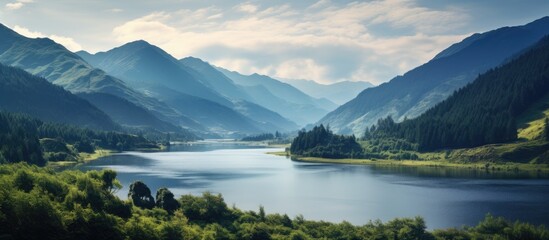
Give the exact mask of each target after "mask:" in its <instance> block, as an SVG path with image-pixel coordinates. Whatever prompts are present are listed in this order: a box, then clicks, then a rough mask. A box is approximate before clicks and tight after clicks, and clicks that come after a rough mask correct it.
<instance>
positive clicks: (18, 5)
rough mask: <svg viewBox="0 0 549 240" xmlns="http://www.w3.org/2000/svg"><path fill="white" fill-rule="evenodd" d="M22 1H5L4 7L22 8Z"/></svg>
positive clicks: (10, 8) (9, 8)
mask: <svg viewBox="0 0 549 240" xmlns="http://www.w3.org/2000/svg"><path fill="white" fill-rule="evenodd" d="M23 5H24V4H23V3H22V2H14V3H7V4H6V8H7V9H8V10H17V9H19V8H22V7H23Z"/></svg>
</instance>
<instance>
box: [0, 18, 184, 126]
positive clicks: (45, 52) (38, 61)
mask: <svg viewBox="0 0 549 240" xmlns="http://www.w3.org/2000/svg"><path fill="white" fill-rule="evenodd" d="M0 36H1V38H0V63H2V64H5V65H9V66H14V67H18V68H21V69H24V70H25V71H27V72H29V73H31V74H34V75H36V76H40V77H43V78H45V79H46V80H48V81H49V82H51V83H53V84H56V85H59V86H61V87H63V88H64V89H66V90H68V91H70V92H72V93H74V94H87V95H86V96H87V97H86V99H87V100H88V101H89V102H90V103H92V104H94V105H95V106H96V107H97V108H99V109H100V110H102V111H103V112H105V113H113V112H116V113H117V115H116V116H111V118H112V119H113V120H116V121H117V122H118V123H119V124H121V125H126V126H131V127H140V126H146V127H147V128H151V129H159V130H166V129H172V130H177V129H180V128H179V127H178V126H176V125H174V124H170V123H168V122H166V121H168V120H172V119H178V118H182V117H183V116H181V115H180V114H178V113H177V112H176V111H175V110H173V109H171V108H170V107H168V106H167V105H166V104H164V103H162V102H160V101H158V100H157V99H154V98H151V97H148V96H146V95H145V94H143V93H141V92H138V91H136V90H134V89H132V88H131V87H129V86H128V85H127V84H126V83H124V82H123V81H122V80H120V79H118V78H115V77H112V76H110V75H108V74H106V73H105V72H104V71H102V70H100V69H96V68H94V67H93V66H91V65H90V64H88V63H87V62H86V61H84V60H83V59H82V58H80V57H79V56H78V55H76V54H74V53H72V52H70V51H69V50H67V49H66V48H65V47H63V46H62V45H60V44H57V43H55V42H54V41H52V40H50V39H47V38H27V37H24V36H21V35H19V34H17V33H16V32H14V31H13V30H11V29H9V28H7V27H5V26H3V25H0ZM89 93H102V94H89ZM104 94H108V95H109V101H110V103H109V104H101V103H99V102H98V103H95V102H96V101H103V98H104V97H105V95H104ZM95 97H99V98H95ZM128 103H131V104H128ZM122 105H123V106H130V105H131V108H125V109H117V108H114V106H122ZM132 109H133V110H135V111H137V113H135V112H131V110H132ZM46 110H47V109H46ZM124 113H128V115H125V114H124ZM143 113H146V114H147V115H148V117H146V118H135V116H143ZM159 123H162V124H159Z"/></svg>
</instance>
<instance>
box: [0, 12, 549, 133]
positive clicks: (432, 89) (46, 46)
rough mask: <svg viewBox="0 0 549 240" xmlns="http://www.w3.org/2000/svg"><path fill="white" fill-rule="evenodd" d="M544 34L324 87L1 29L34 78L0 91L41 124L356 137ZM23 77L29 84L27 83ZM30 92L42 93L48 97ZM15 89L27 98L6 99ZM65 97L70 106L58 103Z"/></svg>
mask: <svg viewBox="0 0 549 240" xmlns="http://www.w3.org/2000/svg"><path fill="white" fill-rule="evenodd" d="M547 34H549V17H545V18H542V19H539V20H536V21H534V22H532V23H529V24H526V25H524V26H516V27H504V28H500V29H496V30H493V31H489V32H485V33H478V34H473V35H472V36H470V37H468V38H466V39H464V40H462V41H461V42H459V43H456V44H453V45H452V46H450V47H448V48H447V49H445V50H443V51H442V52H440V53H439V54H437V55H436V56H435V57H434V58H433V59H431V60H430V61H429V62H427V63H425V64H423V65H421V66H419V67H417V68H415V69H412V70H410V71H409V72H407V73H405V74H404V75H402V76H397V77H395V78H393V79H392V80H390V81H389V82H386V83H383V84H381V85H379V86H373V85H371V84H370V83H367V82H347V81H344V82H340V83H334V84H331V85H323V84H318V83H316V82H314V81H305V80H287V79H286V80H284V81H280V80H277V79H275V78H272V77H269V76H266V75H260V74H256V73H254V74H251V75H245V74H241V73H238V72H235V71H231V70H227V69H224V68H222V67H218V66H214V65H212V64H210V63H208V62H206V61H204V60H202V59H199V58H195V57H185V58H182V59H176V58H175V57H173V56H172V55H170V54H169V53H167V52H166V51H164V50H162V49H161V48H159V47H157V46H154V45H151V44H149V43H148V42H146V41H143V40H138V41H134V42H130V43H126V44H124V45H122V46H119V47H116V48H113V49H111V50H108V51H105V52H98V53H95V54H91V53H88V52H85V51H80V52H77V53H72V52H70V51H69V50H67V49H66V48H65V47H63V46H62V45H60V44H57V43H55V42H54V41H52V40H50V39H47V38H27V37H24V36H21V35H19V34H18V33H16V32H15V31H13V30H11V29H9V28H7V27H5V26H3V25H0V64H3V65H6V66H12V67H16V68H21V69H23V70H25V71H27V72H28V73H30V74H32V75H35V76H32V75H28V76H27V75H24V74H21V73H17V71H18V70H15V69H12V68H9V67H6V66H2V67H3V69H4V68H5V73H4V74H6V75H7V74H8V73H9V74H13V75H14V76H15V75H17V76H19V77H18V78H16V79H8V78H4V79H3V81H4V82H3V83H1V84H4V85H2V86H4V89H3V90H5V93H4V98H3V99H0V100H2V101H3V102H0V107H2V108H3V109H5V110H8V111H14V110H17V109H18V108H21V111H22V112H27V113H35V115H36V116H37V117H39V118H44V119H45V120H52V121H60V122H64V123H70V124H76V125H82V126H89V127H93V128H101V129H120V128H131V129H140V130H143V131H154V132H179V133H185V134H187V133H188V131H191V132H193V133H195V134H197V135H200V136H215V137H240V136H244V135H252V134H258V133H265V132H274V131H280V132H292V131H295V130H297V129H299V128H300V127H303V126H306V125H307V124H311V123H315V122H316V123H317V124H320V123H322V124H325V125H329V126H330V128H331V129H332V130H333V131H334V132H337V133H348V134H350V133H353V134H357V135H362V134H363V133H364V130H365V129H366V128H368V127H369V126H371V125H373V124H374V123H376V122H377V121H378V119H382V118H386V117H387V116H391V117H392V119H395V120H396V121H397V122H400V121H403V120H405V119H412V118H416V117H418V116H419V115H421V114H422V113H424V112H425V111H427V110H428V109H430V108H432V107H433V106H435V105H436V104H437V103H439V102H441V101H443V100H445V99H446V98H447V97H448V96H450V95H451V94H452V93H453V92H454V91H456V90H458V89H460V88H462V87H464V86H466V85H467V84H469V83H471V82H472V81H473V80H474V79H475V78H476V77H477V76H478V75H479V74H481V73H484V72H486V71H487V70H489V69H491V68H494V67H497V66H500V65H501V64H504V63H506V62H509V61H511V60H513V59H514V58H515V57H517V56H519V55H520V54H521V53H523V52H524V51H527V50H528V48H529V47H530V46H532V45H533V44H534V43H536V42H537V41H539V40H540V39H541V38H542V37H543V36H545V35H547ZM9 76H11V75H9ZM0 79H2V78H0ZM22 79H34V80H32V84H33V85H29V80H22ZM44 81H46V82H49V83H48V84H50V83H51V84H54V85H58V86H60V87H62V88H63V89H64V90H63V89H61V88H59V87H57V88H56V87H55V86H53V85H51V84H50V85H51V86H47V84H45V83H44ZM14 87H15V88H18V89H19V91H16V90H15V89H14ZM36 89H44V90H43V91H44V93H39V92H40V91H37V90H36ZM55 89H57V90H55ZM65 90H66V91H65ZM63 91H64V92H63ZM15 92H19V93H21V94H22V93H25V96H26V95H33V96H32V97H24V98H21V99H19V100H18V101H15V100H13V101H11V102H10V99H12V98H14V97H15V96H14V95H13V93H15ZM33 92H34V94H33ZM359 92H360V93H359ZM357 94H358V95H357ZM355 95H356V97H354V98H353V99H351V98H352V97H353V96H355ZM6 96H10V97H6ZM45 96H55V97H51V98H52V100H51V102H52V104H49V105H44V104H43V103H39V102H37V101H39V100H37V99H44V98H47V97H45ZM61 96H64V98H66V99H65V100H63V99H58V98H63V97H61ZM348 99H351V100H350V101H348V102H346V103H345V101H347V100H348ZM64 101H65V102H70V104H69V103H66V104H68V105H66V106H68V108H70V109H73V110H75V109H78V110H79V111H81V113H80V114H82V116H86V117H80V118H78V117H74V116H72V117H68V116H69V115H71V114H73V115H76V114H77V112H78V111H76V112H71V113H68V114H67V115H63V114H54V113H57V112H59V111H61V110H60V109H59V107H60V106H65V105H63V104H65V103H64ZM34 102H36V103H34ZM43 102H47V101H43ZM342 103H343V105H341V106H338V104H342ZM71 104H72V105H71ZM25 105H29V106H25ZM14 106H19V107H14ZM32 106H42V107H41V108H43V110H40V111H39V110H33V109H32ZM48 111H49V112H51V114H49V115H48V114H47V113H48ZM330 111H331V112H330ZM68 118H70V119H68ZM319 119H320V120H319Z"/></svg>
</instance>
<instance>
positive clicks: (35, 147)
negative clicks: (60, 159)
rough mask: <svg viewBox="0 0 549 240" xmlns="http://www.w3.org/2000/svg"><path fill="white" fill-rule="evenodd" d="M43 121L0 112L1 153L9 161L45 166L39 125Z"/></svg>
mask: <svg viewBox="0 0 549 240" xmlns="http://www.w3.org/2000/svg"><path fill="white" fill-rule="evenodd" d="M40 123H41V122H40V121H38V120H36V119H31V118H28V117H25V116H23V115H19V114H9V113H3V112H0V155H2V158H3V159H5V160H7V162H12V163H14V162H23V161H24V162H28V163H32V164H36V165H39V166H43V165H45V164H46V160H44V158H43V157H42V147H41V146H40V142H39V141H38V133H37V130H38V129H37V125H38V124H40Z"/></svg>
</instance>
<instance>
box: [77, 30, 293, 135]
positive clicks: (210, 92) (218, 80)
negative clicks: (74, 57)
mask: <svg viewBox="0 0 549 240" xmlns="http://www.w3.org/2000/svg"><path fill="white" fill-rule="evenodd" d="M78 54H79V55H80V56H82V57H83V58H85V59H87V60H88V61H89V62H90V63H92V64H93V65H94V66H96V67H100V68H104V69H105V70H106V71H107V72H109V73H110V74H113V75H115V76H119V77H121V78H123V79H124V80H126V79H128V80H127V82H128V83H129V84H131V86H132V87H135V88H136V89H139V90H141V91H143V92H146V93H147V95H149V96H152V97H155V98H157V99H160V100H162V101H163V102H165V103H167V104H168V105H169V106H171V107H173V108H174V109H176V110H178V111H179V112H181V113H182V114H184V115H185V116H188V117H189V118H191V119H193V120H194V121H195V122H199V123H200V124H201V125H204V126H205V127H206V129H208V130H209V131H213V132H217V133H222V134H230V135H232V134H235V133H238V134H249V133H258V132H264V131H269V132H271V131H292V130H295V129H297V126H296V125H295V124H293V125H292V124H289V123H288V122H289V121H288V120H286V119H284V118H282V117H281V116H279V115H277V114H276V113H274V112H271V113H270V114H269V115H270V116H272V117H274V118H273V119H270V120H269V121H268V123H267V124H265V123H263V122H262V121H258V120H256V119H254V117H262V116H264V115H265V113H266V112H268V111H269V110H268V109H261V107H260V106H255V107H253V108H251V107H248V108H242V107H240V106H237V105H235V103H233V101H240V98H241V97H243V98H246V96H245V95H246V94H245V93H244V92H243V91H242V90H241V89H240V88H239V87H238V86H236V85H235V84H234V83H232V81H231V80H230V79H228V78H226V77H225V76H224V75H223V74H221V73H219V72H217V71H216V70H214V71H210V70H211V69H213V68H211V66H210V67H209V68H201V67H208V66H209V64H207V63H204V62H202V61H200V62H196V63H197V64H190V63H189V64H190V66H186V65H184V64H181V63H180V62H179V61H178V60H176V59H175V58H173V57H172V56H171V55H169V54H168V53H166V52H164V51H163V50H162V49H160V48H158V47H156V46H153V45H150V44H149V43H147V42H145V41H136V42H131V43H127V44H125V45H123V46H120V47H117V48H114V49H111V50H109V51H107V52H101V53H97V54H94V55H91V54H89V53H86V52H79V53H78ZM197 60H198V59H197ZM198 63H200V64H198ZM195 68H196V70H195ZM216 89H217V90H221V91H222V93H218V92H217V91H216ZM240 103H241V102H240ZM240 105H241V104H240ZM247 105H251V103H248V104H247ZM238 110H243V112H239V111H238ZM244 110H246V111H244ZM254 111H255V112H254ZM266 119H267V118H266V117H262V120H266ZM276 122H279V123H281V124H277V123H276ZM275 126H277V128H276V129H270V127H275ZM267 128H269V129H267Z"/></svg>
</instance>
